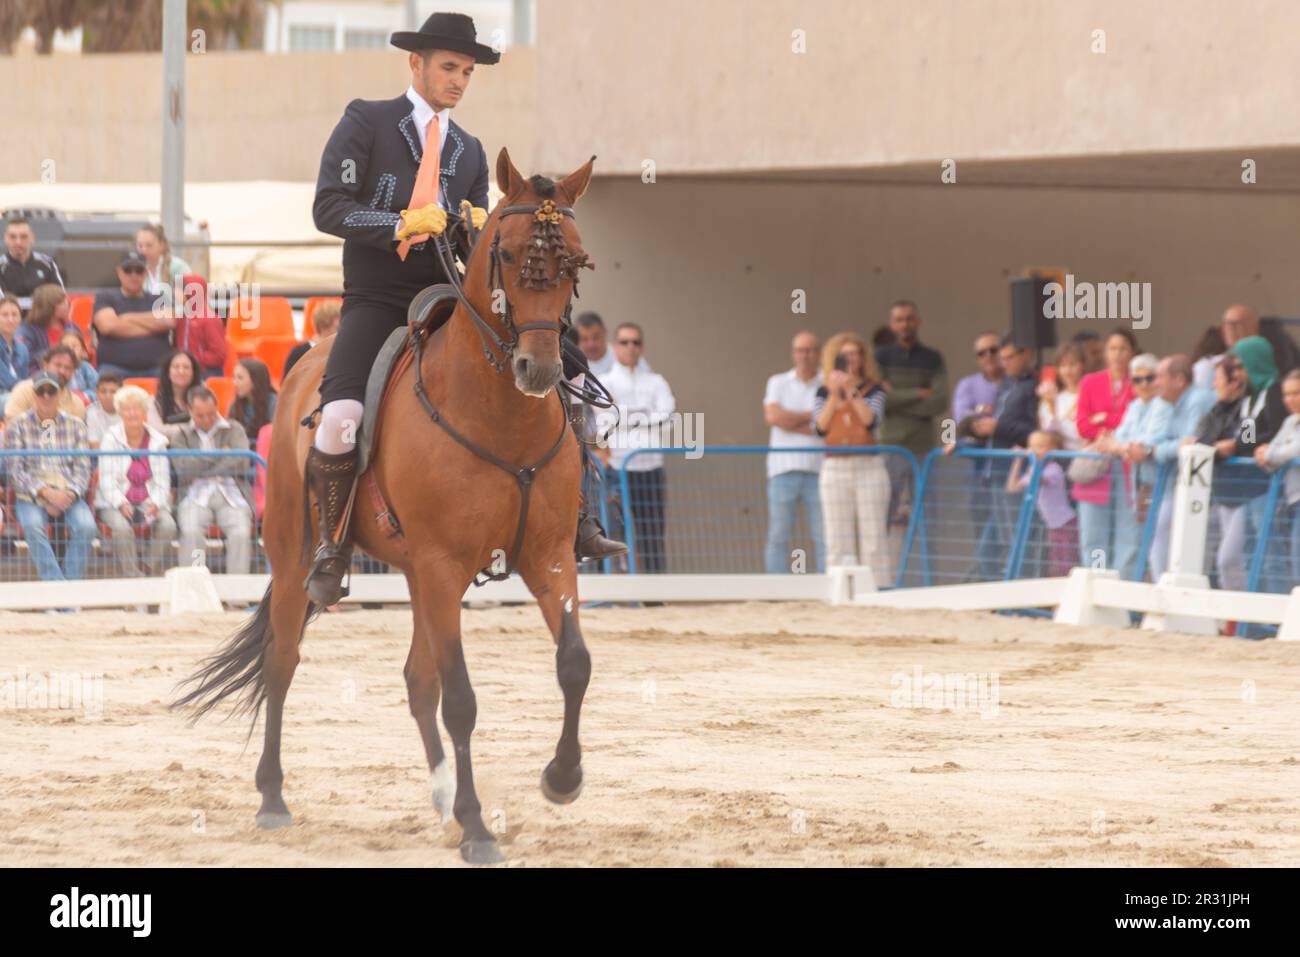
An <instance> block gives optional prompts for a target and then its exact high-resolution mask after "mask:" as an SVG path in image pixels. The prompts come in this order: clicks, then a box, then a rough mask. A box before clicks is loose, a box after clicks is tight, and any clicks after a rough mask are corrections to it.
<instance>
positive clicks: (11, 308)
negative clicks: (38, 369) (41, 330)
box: [0, 296, 28, 403]
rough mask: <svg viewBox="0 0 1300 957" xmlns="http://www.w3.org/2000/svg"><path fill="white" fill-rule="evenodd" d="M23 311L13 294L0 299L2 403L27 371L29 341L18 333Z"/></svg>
mask: <svg viewBox="0 0 1300 957" xmlns="http://www.w3.org/2000/svg"><path fill="white" fill-rule="evenodd" d="M22 319H23V311H22V308H21V307H20V306H19V305H18V300H17V299H14V298H13V297H12V296H5V297H4V298H3V299H0V403H5V402H8V401H9V393H10V392H12V391H13V389H14V386H16V385H17V384H18V383H19V382H21V381H22V380H23V379H26V378H27V376H28V372H27V343H25V342H23V340H22V337H21V336H19V334H18V326H19V324H20V323H21V322H22Z"/></svg>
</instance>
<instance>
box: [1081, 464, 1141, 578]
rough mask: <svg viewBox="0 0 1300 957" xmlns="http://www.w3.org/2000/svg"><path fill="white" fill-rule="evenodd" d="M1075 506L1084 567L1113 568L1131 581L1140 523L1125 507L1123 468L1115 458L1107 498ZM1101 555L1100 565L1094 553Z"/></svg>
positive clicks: (1131, 511) (1132, 511)
mask: <svg viewBox="0 0 1300 957" xmlns="http://www.w3.org/2000/svg"><path fill="white" fill-rule="evenodd" d="M1075 504H1076V505H1078V506H1079V552H1080V559H1081V564H1082V565H1084V567H1086V568H1095V567H1101V568H1115V569H1118V570H1119V577H1120V578H1123V579H1124V580H1126V581H1134V580H1136V579H1137V577H1138V567H1137V555H1138V548H1139V547H1140V546H1141V544H1142V525H1141V523H1140V522H1139V521H1138V519H1137V512H1135V511H1134V510H1133V509H1131V508H1129V505H1128V492H1127V490H1126V489H1125V487H1124V468H1123V466H1122V465H1120V463H1119V462H1118V461H1116V462H1115V463H1114V464H1113V465H1112V467H1111V472H1110V501H1108V502H1107V503H1106V504H1105V505H1098V504H1097V503H1096V502H1082V501H1079V502H1076V503H1075ZM1099 552H1100V554H1101V555H1102V557H1103V559H1104V560H1103V562H1102V564H1101V565H1100V566H1098V565H1096V563H1095V560H1094V559H1095V557H1096V556H1097V553H1099Z"/></svg>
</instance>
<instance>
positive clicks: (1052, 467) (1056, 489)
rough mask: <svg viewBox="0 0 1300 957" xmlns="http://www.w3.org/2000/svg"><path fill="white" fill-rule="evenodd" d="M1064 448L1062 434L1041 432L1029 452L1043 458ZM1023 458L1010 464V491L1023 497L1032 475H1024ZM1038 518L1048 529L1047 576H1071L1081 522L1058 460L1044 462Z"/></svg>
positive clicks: (1031, 438) (1031, 439)
mask: <svg viewBox="0 0 1300 957" xmlns="http://www.w3.org/2000/svg"><path fill="white" fill-rule="evenodd" d="M1064 447H1065V444H1064V440H1063V438H1062V436H1061V433H1060V432H1047V431H1044V430H1041V429H1040V430H1039V431H1037V432H1031V433H1030V434H1029V451H1030V452H1032V453H1033V454H1034V457H1035V458H1038V459H1041V458H1042V457H1043V456H1045V455H1047V453H1049V452H1059V451H1060V450H1061V449H1063V448H1064ZM1024 464H1025V460H1024V459H1019V458H1018V459H1016V460H1015V461H1014V462H1012V463H1011V473H1010V474H1009V475H1008V476H1007V491H1008V492H1010V493H1011V494H1012V495H1021V494H1023V493H1024V492H1025V490H1026V489H1027V488H1028V487H1029V481H1030V478H1031V476H1030V475H1028V474H1024V475H1022V474H1021V473H1022V470H1023V469H1022V467H1023V466H1024ZM1034 504H1035V506H1036V507H1037V509H1038V517H1039V518H1040V519H1042V522H1043V527H1044V528H1046V529H1047V575H1048V576H1049V577H1051V578H1060V577H1062V576H1064V575H1068V574H1070V569H1071V568H1073V567H1074V563H1075V559H1077V558H1078V557H1079V520H1078V518H1077V516H1076V515H1075V514H1074V509H1073V508H1071V507H1070V496H1069V493H1068V492H1067V491H1066V489H1065V470H1064V469H1063V468H1061V463H1060V462H1057V461H1055V460H1051V461H1047V462H1044V463H1043V469H1042V472H1041V474H1040V475H1039V477H1038V497H1037V499H1035V502H1034Z"/></svg>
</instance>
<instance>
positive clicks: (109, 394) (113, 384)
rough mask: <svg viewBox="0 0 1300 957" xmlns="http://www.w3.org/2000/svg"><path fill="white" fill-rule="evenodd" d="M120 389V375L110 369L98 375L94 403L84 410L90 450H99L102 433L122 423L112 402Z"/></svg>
mask: <svg viewBox="0 0 1300 957" xmlns="http://www.w3.org/2000/svg"><path fill="white" fill-rule="evenodd" d="M120 388H122V373H120V372H113V371H112V370H111V369H110V370H109V371H108V372H102V373H100V375H99V382H98V383H97V384H96V385H95V401H94V402H92V403H91V404H90V406H89V407H88V408H87V409H86V435H87V438H89V439H90V446H91V448H95V449H97V448H99V445H100V443H101V442H103V441H104V433H105V432H107V431H108V430H109V429H110V428H112V427H113V426H114V425H116V424H117V423H119V422H121V421H122V417H121V416H120V415H118V414H117V403H116V402H115V401H114V396H116V395H117V390H118V389H120Z"/></svg>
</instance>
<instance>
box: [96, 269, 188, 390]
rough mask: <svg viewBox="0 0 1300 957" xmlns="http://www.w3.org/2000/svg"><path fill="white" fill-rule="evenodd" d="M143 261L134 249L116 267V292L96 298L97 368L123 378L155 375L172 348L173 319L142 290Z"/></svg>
mask: <svg viewBox="0 0 1300 957" xmlns="http://www.w3.org/2000/svg"><path fill="white" fill-rule="evenodd" d="M145 265H146V264H145V259H144V256H142V255H141V254H140V253H138V252H136V251H135V250H134V249H132V250H131V251H129V252H128V253H127V254H126V255H125V256H123V257H122V261H121V262H120V263H118V266H117V281H118V285H119V288H118V289H106V290H104V291H102V292H100V293H98V294H97V295H96V296H95V306H94V310H93V315H94V319H93V323H94V331H95V351H96V356H97V358H98V360H99V369H100V371H101V372H102V371H104V370H105V369H108V370H112V371H113V372H117V373H120V374H121V376H122V377H123V378H132V377H144V376H157V375H158V368H159V366H160V365H161V364H162V358H163V356H164V355H165V354H166V353H167V351H168V350H169V349H170V348H171V333H172V330H173V329H175V328H176V319H175V316H174V315H173V313H172V311H171V309H169V308H165V306H164V305H163V303H161V302H158V301H157V300H158V297H157V296H155V295H153V294H152V293H149V292H146V291H145Z"/></svg>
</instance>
